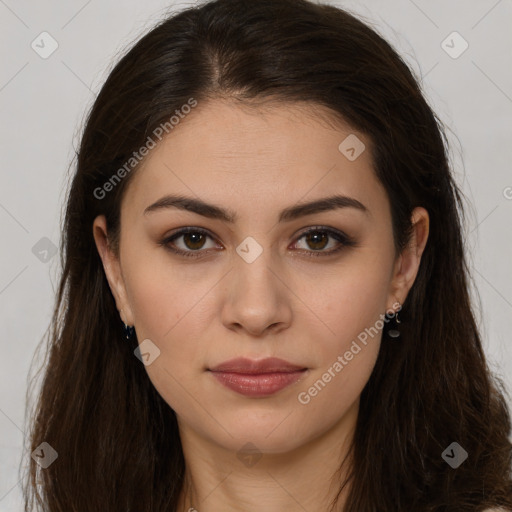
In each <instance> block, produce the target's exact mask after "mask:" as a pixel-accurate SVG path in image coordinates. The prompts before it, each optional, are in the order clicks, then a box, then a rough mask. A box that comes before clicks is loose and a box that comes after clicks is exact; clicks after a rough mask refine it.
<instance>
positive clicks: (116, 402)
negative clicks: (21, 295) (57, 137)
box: [26, 0, 512, 512]
mask: <svg viewBox="0 0 512 512" xmlns="http://www.w3.org/2000/svg"><path fill="white" fill-rule="evenodd" d="M461 197H462V195H461V192H460V191H459V189H458V188H457V186H456V184H455V182H454V181H453V178H452V176H451V173H450V169H449V166H448V160H447V149H446V139H445V137H444V134H443V131H442V127H441V126H440V123H438V121H437V118H436V116H435V114H434V113H433V112H432V110H431V109H430V107H429V106H428V105H427V103H426V101H425V99H424V98H423V96H422V94H421V92H420V88H419V86H418V84H417V82H416V80H415V78H414V77H413V75H412V74H411V72H410V70H409V68H408V67H407V66H406V65H405V63H404V62H403V61H402V59H401V58H400V57H399V56H398V55H397V54H396V52H395V51H394V50H393V49H392V48H391V47H390V45H389V44H388V43H386V42H385V41H384V40H383V39H382V38H381V37H380V36H379V35H377V34H376V33H375V32H374V31H373V30H372V29H370V28H369V27H368V26H366V25H365V24H363V23H362V22H361V21H359V20H358V19H356V18H355V17H353V16H352V15H350V14H348V13H346V12H344V11H343V10H341V9H337V8H334V7H330V6H326V5H317V4H314V3H311V2H308V1H306V0H299V1H297V0H277V1H276V0H258V1H254V2H244V1H242V0H217V1H213V2H209V3H205V4H203V5H201V6H198V7H194V8H190V9H187V10H185V11H183V12H181V13H179V14H176V15H173V16H171V17H169V18H168V19H166V20H165V21H163V22H162V23H161V24H159V25H158V26H157V27H155V28H154V29H153V30H151V31H150V32H149V33H148V34H147V35H145V36H144V37H143V38H142V39H141V40H140V41H139V42H138V43H137V44H136V45H135V46H134V47H133V48H132V49H131V50H130V51H129V52H128V53H127V54H126V55H125V56H124V57H123V58H122V59H121V60H120V62H119V63H118V64H117V66H116V67H115V68H114V70H113V71H112V72H111V74H110V76H109V77H108V79H107V81H106V83H105V85H104V86H103V88H102V90H101V92H100V94H99V95H98V97H97V99H96V101H95V103H94V105H93V108H92V110H91V112H90V115H89V118H88V120H87V124H86V127H85V131H84V133H83V137H82V141H81V145H80V150H79V154H78V162H77V169H76V173H75V175H74V177H73V181H72V185H71V189H70V192H69V197H68V203H67V210H66V217H65V224H64V231H63V235H64V238H63V239H64V242H65V243H64V252H63V268H64V270H63V275H62V279H61V283H60V288H59V292H58V297H57V303H56V309H55V315H54V319H53V324H52V332H51V336H50V339H49V347H48V354H49V360H48V363H47V367H46V373H45V376H44V382H43V386H42V389H41V394H40V396H39V398H38V402H37V408H36V410H35V411H34V421H33V430H32V433H31V439H30V442H31V447H30V449H31V453H32V458H31V471H30V479H29V480H28V481H27V483H26V496H27V498H26V502H27V509H29V510H35V508H34V507H38V509H39V510H45V511H57V510H65V511H80V512H85V511H93V510H108V511H113V510H119V511H137V512H143V511H170V510H172V511H180V512H181V511H186V510H189V511H192V510H198V511H199V512H208V511H219V510H223V511H227V510H244V511H254V510H265V511H274V510H290V511H291V510H308V511H311V512H316V511H322V512H323V511H326V510H332V511H335V510H336V511H344V512H347V511H348V512H366V511H394V512H396V511H407V512H410V511H415V512H421V511H429V512H433V511H455V510H456V511H483V510H488V509H492V508H499V507H501V509H502V510H512V478H511V457H512V449H511V443H510V441H509V439H508V436H509V434H510V432H511V423H510V415H509V411H508V410H507V406H506V402H505V399H504V396H503V395H504V391H503V390H502V389H501V387H500V385H499V382H498V381H496V380H494V379H493V377H492V376H491V374H490V372H489V369H488V366H487V363H486V360H485V357H484V354H483V351H482V343H481V337H480V334H479V330H478V327H477V325H476V323H475V319H474V313H473V310H472V306H471V303H470V297H469V291H468V274H467V267H466V263H465V259H464V251H463V240H462V238H461V222H462V219H463V209H462V199H461ZM43 443H46V444H43ZM49 454H50V455H49ZM38 459H39V460H38ZM42 461H44V462H42Z"/></svg>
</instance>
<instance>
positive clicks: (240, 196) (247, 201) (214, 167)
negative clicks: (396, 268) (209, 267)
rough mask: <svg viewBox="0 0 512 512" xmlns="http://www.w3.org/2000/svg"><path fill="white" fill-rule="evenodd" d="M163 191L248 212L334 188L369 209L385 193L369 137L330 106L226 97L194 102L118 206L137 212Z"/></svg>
mask: <svg viewBox="0 0 512 512" xmlns="http://www.w3.org/2000/svg"><path fill="white" fill-rule="evenodd" d="M347 149H348V150H349V152H348V153H347ZM354 156H355V157H356V158H354ZM165 193H181V194H184V195H187V196H196V197H199V198H201V199H203V200H208V201H209V202H212V203H216V204H224V205H226V206H228V205H229V207H230V209H231V210H233V211H241V212H242V211H243V210H247V215H253V214H254V213H255V212H256V211H258V212H259V215H263V214H264V213H265V212H270V211H271V210H272V211H274V210H277V209H279V210H280V209H282V207H286V206H289V205H290V204H291V203H294V202H297V201H300V200H301V198H303V199H304V200H312V199H315V198H318V197H323V196H327V195H332V194H333V193H339V194H344V195H348V196H352V197H355V198H357V199H358V200H359V201H360V202H362V203H363V204H366V205H367V206H368V207H369V209H371V208H372V206H375V207H376V208H378V207H382V206H386V205H385V203H386V200H387V199H386V195H385V191H384V189H383V188H382V186H381V184H380V182H379V181H378V180H377V178H376V176H375V173H374V170H373V162H372V156H371V140H370V139H369V138H368V137H367V136H365V135H364V134H361V133H359V132H357V131H355V130H354V129H352V128H351V127H350V126H349V125H348V124H346V123H343V122H342V121H341V120H338V122H336V120H335V118H334V116H333V113H332V112H329V111H328V110H327V109H325V108H323V107H321V106H318V105H311V104H305V103H286V104H283V103H281V104H279V103H272V104H267V105H263V106H259V107H254V106H246V105H241V104H238V103H235V102H233V101H224V100H212V101H209V102H205V103H199V104H198V106H197V107H196V108H195V109H194V110H192V112H191V113H189V114H188V115H186V116H184V117H183V118H182V119H181V120H180V122H179V124H178V125H176V126H174V128H173V129H172V131H170V133H169V134H168V135H166V136H165V137H164V138H163V139H162V141H161V142H159V143H158V144H157V145H156V147H155V148H154V149H152V150H151V151H150V152H149V154H148V155H147V156H146V158H145V160H144V161H143V163H142V165H141V167H140V168H139V169H137V171H136V172H135V176H133V179H132V181H131V183H130V185H129V187H128V189H127V191H126V194H125V200H124V201H123V203H124V206H123V207H125V208H129V209H130V210H131V211H132V212H134V213H136V214H142V213H143V211H144V209H145V208H146V207H147V206H148V205H149V204H150V203H151V202H154V201H156V200H158V199H159V197H161V196H162V195H164V194H165Z"/></svg>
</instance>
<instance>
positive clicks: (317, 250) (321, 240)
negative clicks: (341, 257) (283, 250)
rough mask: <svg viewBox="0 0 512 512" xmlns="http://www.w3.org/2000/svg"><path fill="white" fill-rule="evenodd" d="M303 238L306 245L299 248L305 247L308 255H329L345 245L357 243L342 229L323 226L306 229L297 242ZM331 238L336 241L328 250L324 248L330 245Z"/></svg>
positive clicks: (350, 245) (349, 245)
mask: <svg viewBox="0 0 512 512" xmlns="http://www.w3.org/2000/svg"><path fill="white" fill-rule="evenodd" d="M302 239H304V241H305V245H306V247H302V248H301V247H299V249H301V250H302V249H304V251H305V253H306V254H307V255H308V256H329V255H331V254H334V253H336V252H338V251H340V250H341V249H343V248H344V247H353V246H355V245H356V242H355V240H354V239H352V238H350V237H349V236H347V235H345V234H344V233H342V232H341V231H334V230H332V229H327V228H322V227H316V228H313V229H310V230H309V231H306V232H305V233H303V234H302V235H301V236H300V237H299V238H298V239H297V242H296V244H297V243H298V242H299V241H300V240H302ZM331 239H332V240H334V242H333V243H332V244H331V246H330V248H329V249H328V250H324V249H326V248H327V247H328V246H329V243H330V242H329V240H331ZM336 243H337V244H336Z"/></svg>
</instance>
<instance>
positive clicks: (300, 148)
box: [93, 100, 429, 512]
mask: <svg viewBox="0 0 512 512" xmlns="http://www.w3.org/2000/svg"><path fill="white" fill-rule="evenodd" d="M322 113H324V114H325V111H323V110H322V108H321V107H319V106H314V107H311V106H308V105H306V104H300V103H296V104H283V103H281V104H273V105H270V104H269V105H268V108H263V107H260V108H259V109H255V108H254V109H249V108H247V107H242V106H240V105H239V104H235V103H233V102H229V101H226V100H222V101H221V100H212V101H209V102H207V103H202V104H199V105H198V106H197V107H196V109H194V110H193V111H192V112H191V113H190V114H189V115H188V116H187V117H186V118H185V119H184V120H182V121H181V122H180V124H179V125H177V126H176V127H175V128H174V129H173V131H172V132H170V133H169V135H168V136H167V137H166V138H164V139H163V140H162V142H160V143H159V144H158V145H157V147H156V148H154V149H153V150H152V151H151V152H150V153H149V155H148V156H147V157H146V160H145V161H144V164H143V166H142V167H141V168H139V169H138V170H137V171H136V174H135V175H134V176H133V179H132V181H131V183H130V184H129V186H128V187H127V189H126V193H125V196H124V198H123V201H122V205H121V235H120V257H119V258H117V257H116V256H115V255H114V254H113V252H112V251H111V250H110V249H109V246H108V243H107V239H108V238H107V235H108V231H107V225H106V221H105V218H104V216H99V217H97V218H96V219H95V221H94V225H93V233H94V237H95V241H96V245H97V248H98V252H99V254H100V256H101V259H102V262H103V266H104V270H105V273H106V276H107V279H108V282H109V285H110V288H111V290H112V294H113V296H114V298H115V301H116V305H117V308H118V310H119V311H120V312H121V313H120V314H121V318H122V320H123V321H124V322H125V323H127V324H129V325H134V326H135V329H136V333H137V338H138V340H139V343H140V342H142V340H145V339H150V340H151V342H152V343H154V344H155V345H156V346H157V347H158V348H159V350H160V355H159V356H158V357H157V358H156V359H155V360H154V361H153V362H152V363H151V364H149V365H148V366H145V368H146V370H147V373H148V376H149V378H150V379H151V381H152V383H153V384H154V386H155V388H156V389H157V390H158V392H159V393H160V395H161V396H162V397H163V398H164V400H165V401H166V402H167V403H168V404H169V406H170V407H172V409H173V410H174V411H175V412H176V415H177V419H178V424H179V428H180V436H181V440H182V445H183V452H184V456H185V461H186V467H187V469H186V481H187V486H186V487H185V489H184V491H183V493H182V495H181V500H180V507H179V509H178V510H189V508H190V507H194V508H195V509H196V510H198V511H199V512H210V511H218V510H223V511H235V510H241V509H243V510H245V511H261V510H266V511H269V512H273V511H282V510H290V511H295V510H297V511H299V510H301V511H302V510H304V509H305V510H308V511H311V512H314V511H322V512H324V511H325V510H327V509H328V505H329V503H330V501H331V500H332V498H333V497H334V496H335V495H336V493H337V490H338V488H339V485H338V482H339V481H340V478H341V476H342V475H343V474H344V472H342V473H341V474H340V475H338V476H337V477H336V478H334V479H333V481H332V482H333V483H332V485H330V483H331V479H332V478H333V475H334V474H335V472H336V471H337V470H338V468H339V466H340V463H341V460H342V458H343V456H344V455H345V453H346V452H347V446H348V443H349V442H350V441H351V439H352V436H353V433H354V429H355V425H356V420H357V414H358V408H359V398H360V394H361V391H362V390H363V388H364V386H365V384H366V382H367V381H368V379H369V377H370V375H371V372H372V369H373V367H374V364H375V361H376V358H377V355H378V351H379V346H380V342H381V332H380V331H379V333H378V335H375V336H373V338H369V341H368V343H367V345H365V346H362V345H361V344H360V345H361V347H362V350H361V351H360V352H359V353H357V355H355V356H354V357H353V359H352V360H351V361H349V362H348V364H347V365H346V366H344V367H343V369H342V371H340V372H339V373H336V376H335V377H333V378H332V379H331V381H330V382H329V383H327V384H326V385H325V387H324V388H323V389H322V390H321V391H320V392H318V393H317V395H316V396H314V397H312V398H311V400H310V401H309V402H308V403H307V404H303V403H300V402H299V400H298V394H299V393H300V392H304V391H307V390H308V389H309V388H310V387H311V386H313V384H314V383H315V382H317V381H318V380H319V379H321V378H322V375H323V374H325V372H326V371H327V369H328V368H329V367H332V366H333V363H334V362H335V361H337V358H338V356H340V355H341V356H343V354H345V353H346V352H347V350H349V349H350V346H351V343H352V342H353V341H354V340H356V339H357V336H358V334H360V333H361V332H363V331H364V330H365V328H369V327H371V326H374V325H375V323H376V321H377V320H378V319H379V318H381V317H380V315H382V314H384V313H385V312H386V311H388V310H391V309H392V308H393V305H395V309H396V303H397V302H399V303H403V302H404V300H405V298H406V297H407V294H408V292H409V290H410V288H411V286H412V284H413V282H414V279H415V277H416V274H417V271H418V267H419V263H420V259H421V255H422V252H423V250H424V247H425V244H426V241H427V237H428V227H429V218H428V213H427V212H426V210H425V209H423V208H416V209H415V210H414V211H413V214H412V222H413V225H414V230H413V236H412V238H411V241H410V243H409V244H408V245H407V247H406V248H405V249H404V251H403V252H402V253H401V254H396V253H395V249H394V246H393V237H392V226H391V213H390V205H389V201H388V198H387V195H386V192H385V190H384V188H383V187H382V185H381V184H380V182H379V181H378V180H377V178H376V177H375V174H374V171H373V167H372V158H371V151H370V148H371V141H370V140H369V139H368V138H367V137H365V136H364V135H362V134H360V133H358V132H356V131H355V130H353V129H351V128H350V126H348V125H343V124H342V123H339V126H336V127H335V126H333V125H328V123H325V122H322V120H321V119H320V117H319V116H320V115H321V114H322ZM324 121H325V116H324ZM349 134H356V135H357V137H358V138H359V139H360V140H361V141H363V142H364V144H365V145H366V150H365V151H363V152H362V154H361V155H360V156H359V157H358V158H357V159H356V160H355V161H349V159H347V158H346V156H345V155H344V154H342V153H341V152H340V151H339V150H338V146H339V144H340V143H341V142H342V141H343V140H344V139H345V138H346V137H347V136H348V135H349ZM171 193H173V194H177V193H179V194H183V195H186V196H191V197H194V198H200V199H201V200H203V201H207V202H208V203H213V204H215V205H218V206H221V207H224V208H228V209H229V210H230V211H232V212H234V213H236V215H237V216H238V219H237V221H236V222H235V223H233V224H230V223H228V222H226V221H222V220H218V219H210V218H207V217H203V216H201V215H198V214H196V213H192V212H188V211H184V210H179V209H177V208H172V207H171V208H162V209H159V210H157V211H154V212H151V213H148V214H144V210H145V208H146V207H148V206H149V205H151V204H153V203H154V202H155V201H157V200H158V199H160V198H161V197H162V196H164V195H166V194H171ZM334 193H337V194H343V195H346V196H350V197H352V198H355V199H357V200H358V201H360V202H361V203H363V205H365V206H366V208H367V209H368V213H364V212H362V211H359V210H357V209H355V208H351V207H346V208H341V209H334V210H330V211H323V212H319V213H314V214H310V215H307V216H304V217H301V218H297V219H295V220H291V221H289V222H282V223H278V221H277V219H278V214H279V213H280V212H281V210H282V209H284V208H287V207H290V206H294V205H296V204H297V203H303V202H309V201H312V200H315V199H320V198H324V197H327V196H330V195H332V194H334ZM187 226H193V227H197V228H203V229H205V230H207V231H208V232H209V234H210V236H211V238H210V237H206V238H204V239H202V240H201V239H197V238H196V239H190V238H187V236H182V237H180V238H178V239H175V240H174V244H175V246H177V247H178V248H181V249H182V250H188V251H189V252H192V251H194V250H196V251H198V250H199V251H203V253H202V256H201V257H199V258H197V259H193V258H187V257H184V256H179V255H176V254H173V253H172V252H170V251H169V250H168V249H166V248H165V247H164V246H162V245H159V242H160V241H161V240H163V239H164V238H165V237H166V236H169V235H170V234H173V233H174V231H176V230H178V228H183V227H187ZM316 226H321V227H322V228H323V229H326V228H331V229H334V230H340V231H342V232H344V233H346V234H347V235H349V236H350V237H352V238H354V239H355V240H356V245H355V246H353V247H350V246H345V247H343V248H342V249H341V251H339V252H337V253H335V254H333V255H330V256H329V255H327V256H324V257H323V256H318V257H314V256H313V257H308V253H309V254H311V253H313V252H315V249H316V252H322V251H323V252H324V253H325V252H328V251H329V250H330V249H332V248H336V247H338V246H339V242H337V241H336V239H334V238H332V237H329V238H328V239H327V240H326V241H325V242H322V240H321V242H322V243H318V242H317V245H315V241H314V240H313V241H310V242H309V244H308V239H307V237H304V236H302V234H303V233H304V232H305V231H307V229H308V228H312V227H316ZM320 234H321V233H320ZM248 236H250V237H252V238H254V239H255V240H256V241H257V243H258V244H259V245H260V246H261V249H262V253H261V254H260V255H259V257H257V258H256V259H255V260H254V261H253V262H252V263H248V262H247V261H245V260H244V259H243V258H242V257H240V256H239V254H238V253H237V252H236V248H237V247H238V246H239V245H240V244H242V242H243V241H244V239H245V238H246V237H248ZM201 242H202V245H201ZM194 248H196V249H194ZM197 248H198V249H197ZM399 342H400V341H396V343H399ZM238 356H245V357H248V358H251V359H263V358H266V357H272V356H274V357H280V358H282V359H285V360H287V361H289V362H291V363H294V364H299V365H301V366H302V367H305V368H308V370H307V372H306V373H305V374H304V375H303V377H302V378H301V380H299V381H298V382H296V383H294V384H292V385H290V386H288V387H286V388H284V389H283V390H281V391H279V392H277V393H275V394H274V395H271V396H269V397H265V398H250V397H246V396H243V395H240V394H238V393H235V392H234V391H232V390H230V389H228V388H226V387H224V386H223V385H221V384H220V383H219V382H217V380H216V379H214V378H213V377H212V374H211V373H210V372H208V371H207V369H208V368H211V367H213V366H215V365H217V364H219V363H221V362H223V361H226V360H229V359H232V358H234V357H238ZM248 442H250V443H252V445H254V446H255V447H256V449H257V450H258V453H259V454H260V455H261V457H260V458H259V460H257V461H256V462H254V463H251V462H250V461H249V462H247V460H248V459H245V461H244V460H242V459H243V457H241V456H237V455H240V450H241V448H242V447H243V446H244V445H245V444H246V443H248ZM344 471H345V470H344ZM345 496H346V494H342V495H341V499H340V502H339V505H340V506H342V505H343V503H344V500H345ZM339 509H340V510H341V508H339Z"/></svg>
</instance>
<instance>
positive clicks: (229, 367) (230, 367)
mask: <svg viewBox="0 0 512 512" xmlns="http://www.w3.org/2000/svg"><path fill="white" fill-rule="evenodd" d="M306 371H307V368H304V367H303V366H297V365H294V364H291V363H289V362H287V361H284V360H283V359H278V358H275V357H269V358H267V359H261V360H259V361H254V360H251V359H247V358H243V357H242V358H236V359H231V360H230V361H226V362H224V363H221V364H220V365H218V366H215V367H214V368H211V369H210V372H211V373H212V375H213V376H214V377H215V378H216V379H217V380H218V381H219V382H220V383H221V384H223V385H224V386H226V387H227V388H229V389H231V390H233V391H236V392H237V393H240V394H242V395H245V396H252V397H263V396H268V395H271V394H273V393H276V392H277V391H280V390H281V389H283V388H285V387H286V386H289V385H290V384H292V383H293V382H296V381H298V380H299V379H300V378H301V377H302V376H303V375H304V373H305V372H306Z"/></svg>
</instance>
